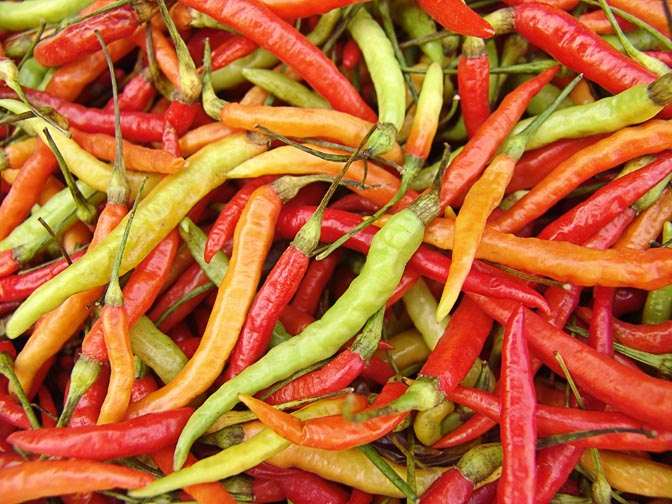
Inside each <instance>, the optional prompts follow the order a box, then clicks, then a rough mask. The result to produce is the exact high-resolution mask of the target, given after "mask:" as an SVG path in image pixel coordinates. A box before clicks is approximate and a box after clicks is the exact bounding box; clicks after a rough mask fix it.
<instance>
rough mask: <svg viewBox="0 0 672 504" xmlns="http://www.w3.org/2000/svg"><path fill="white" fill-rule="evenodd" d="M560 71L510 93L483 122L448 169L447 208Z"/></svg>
mask: <svg viewBox="0 0 672 504" xmlns="http://www.w3.org/2000/svg"><path fill="white" fill-rule="evenodd" d="M557 72H558V69H557V67H553V68H550V69H548V70H546V71H544V72H543V73H541V74H539V76H538V77H535V78H533V79H530V80H528V81H526V82H525V83H523V84H521V85H520V86H518V87H517V88H516V89H514V90H513V91H512V92H510V93H508V94H507V95H506V96H505V97H504V98H503V100H502V103H501V104H500V105H499V106H498V107H497V108H496V109H495V110H494V111H493V113H492V114H490V116H489V117H488V119H487V120H486V121H485V122H484V123H483V125H482V127H481V128H480V130H479V132H478V133H476V134H474V136H473V137H472V138H471V139H470V140H469V141H468V142H467V143H466V144H465V146H464V147H463V148H462V149H461V150H460V152H459V153H458V154H457V155H456V156H455V158H454V159H453V160H452V161H451V163H450V164H449V165H448V168H447V169H446V173H445V175H444V184H443V187H442V188H441V205H442V206H443V207H444V208H445V207H447V206H448V205H451V204H453V202H454V201H455V199H456V198H457V197H458V196H461V195H462V193H463V191H465V190H466V188H467V187H469V186H470V185H471V183H472V181H473V180H474V179H475V178H476V177H477V176H478V174H479V173H481V171H482V170H483V168H484V167H485V165H486V163H487V162H488V161H489V160H490V158H491V157H492V155H493V154H494V153H495V151H496V150H497V148H498V147H499V146H500V144H501V143H502V141H503V140H504V138H506V136H507V135H508V134H509V132H510V131H511V129H512V128H513V126H514V125H515V123H516V122H517V121H518V120H519V119H520V117H521V116H522V115H523V112H525V109H526V108H527V104H528V103H529V101H530V100H531V99H532V97H533V96H534V95H535V94H536V93H537V92H538V91H539V90H540V89H541V88H542V87H543V86H544V85H546V84H547V83H548V82H549V81H550V80H551V79H552V78H553V77H554V76H555V75H556V73H557Z"/></svg>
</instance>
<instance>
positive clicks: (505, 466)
mask: <svg viewBox="0 0 672 504" xmlns="http://www.w3.org/2000/svg"><path fill="white" fill-rule="evenodd" d="M500 380H501V383H502V397H501V401H502V409H501V422H500V431H501V439H502V441H501V442H502V452H503V453H502V476H501V477H500V479H499V483H498V484H497V499H498V501H499V502H534V501H535V500H536V499H535V486H536V468H535V460H536V454H535V444H536V439H537V426H536V405H537V400H536V394H535V389H534V384H533V381H532V374H531V369H530V357H529V354H528V350H527V343H526V341H525V323H524V312H523V307H522V305H519V308H516V310H515V311H513V312H512V313H511V315H510V316H509V319H508V320H507V322H506V326H505V329H504V342H503V344H502V372H501V376H500Z"/></svg>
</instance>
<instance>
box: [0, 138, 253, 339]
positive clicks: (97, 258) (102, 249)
mask: <svg viewBox="0 0 672 504" xmlns="http://www.w3.org/2000/svg"><path fill="white" fill-rule="evenodd" d="M265 148H266V146H265V144H263V145H260V144H258V143H255V142H253V141H250V140H249V139H248V138H247V136H246V135H244V134H238V135H232V136H230V137H226V138H225V139H223V140H221V141H220V142H218V143H215V144H212V145H210V146H209V147H208V148H206V149H202V150H201V151H200V152H199V153H198V154H196V155H194V156H192V157H191V158H190V163H189V164H188V166H185V167H184V168H183V169H182V170H180V171H179V172H178V173H176V174H174V175H169V176H167V178H166V179H164V180H163V182H162V190H161V191H153V192H152V193H151V194H150V196H148V197H146V198H144V199H143V201H142V204H141V205H139V208H138V212H137V218H136V223H138V224H139V225H138V226H137V227H136V226H133V228H134V229H136V231H135V232H131V234H130V236H129V243H128V246H127V253H126V254H125V255H124V257H125V259H124V264H123V265H122V269H121V272H122V274H123V273H125V272H126V271H128V270H129V269H131V268H132V267H134V266H136V265H137V264H138V263H139V262H140V261H141V260H142V259H144V257H145V256H146V255H147V254H148V253H149V251H150V250H151V249H152V248H153V247H154V246H156V244H157V243H158V242H159V241H160V240H161V239H163V238H164V237H165V235H166V234H167V233H168V232H169V231H170V229H173V228H174V227H175V226H176V225H177V223H178V222H179V221H180V220H181V219H182V217H184V215H185V214H186V212H187V211H188V210H189V209H190V208H191V207H192V206H193V205H194V204H195V203H196V202H197V201H199V200H200V199H201V198H202V197H203V196H204V195H205V194H207V193H209V192H210V189H211V188H212V187H217V186H219V184H220V183H221V180H222V177H224V176H225V172H226V171H227V170H228V169H229V168H230V167H231V166H232V165H235V164H237V163H239V162H240V161H241V160H242V159H245V158H247V157H248V156H252V155H254V154H257V153H259V152H261V151H263V150H264V149H265ZM222 149H223V150H224V151H225V152H227V153H228V155H227V163H222V162H221V158H220V154H221V152H222ZM173 193H174V196H170V194H173ZM177 194H179V195H181V197H177V196H176V195H177ZM121 227H123V226H121ZM121 227H119V226H118V227H117V229H115V231H113V232H112V233H110V235H109V236H108V238H107V239H106V240H105V241H104V242H101V244H99V245H98V246H97V247H95V248H94V249H92V250H89V253H88V254H87V255H86V256H85V257H83V258H82V259H86V262H85V263H82V262H81V260H80V261H77V262H76V263H73V265H72V266H71V267H69V268H66V269H65V270H64V271H62V272H61V273H59V275H57V276H56V277H55V278H53V279H52V280H50V281H49V282H47V283H46V284H44V285H42V286H41V287H40V288H38V289H37V290H35V292H33V294H32V295H31V297H32V298H33V299H31V297H29V298H28V299H27V300H26V301H25V302H24V304H23V305H22V306H23V308H24V309H25V310H26V312H28V311H30V312H32V313H31V314H30V315H28V313H26V315H28V316H27V317H26V319H25V320H24V321H23V322H21V311H20V310H21V308H19V310H17V311H16V312H15V313H14V315H13V316H12V320H13V321H14V323H11V322H10V325H9V327H8V331H9V332H8V334H20V333H22V332H23V331H24V330H25V329H26V328H27V327H29V326H30V324H32V322H33V320H30V321H29V319H33V317H34V316H35V315H36V314H37V313H39V312H42V311H48V310H49V309H51V308H52V307H54V306H58V305H59V304H60V303H61V302H62V300H63V299H64V298H65V297H67V296H68V295H70V294H72V293H73V292H78V291H81V290H86V289H87V288H89V287H90V286H94V285H101V284H104V283H105V282H106V279H105V278H104V275H105V274H107V275H109V269H110V266H111V262H110V256H108V253H109V252H110V250H117V249H118V247H119V239H120V238H121V234H122V233H121V232H122V229H121ZM140 228H141V229H142V231H137V229H140ZM148 229H149V230H152V233H151V235H148V233H147V230H148ZM86 263H93V264H96V268H95V271H96V274H94V275H90V274H87V275H85V276H82V275H79V274H78V272H77V271H76V270H77V269H79V267H87V266H86ZM75 265H78V267H74V266H75ZM73 270H74V271H73ZM71 274H74V277H73V278H74V279H76V281H71V280H70V279H69V278H67V277H69V276H70V275H71ZM52 288H55V291H56V293H57V295H56V296H54V293H53V292H52V293H50V294H47V291H49V290H51V289H52ZM40 291H42V292H40ZM67 291H69V292H67ZM43 294H46V299H48V300H49V301H48V302H47V303H43V300H39V301H38V299H39V298H41V296H42V295H43ZM36 298H37V299H36ZM33 302H34V305H33V308H32V309H31V310H28V308H29V307H30V305H31V304H33ZM33 310H36V311H35V312H33ZM17 315H18V316H17ZM38 316H39V315H38ZM25 322H28V326H23V323H25ZM12 326H13V327H12Z"/></svg>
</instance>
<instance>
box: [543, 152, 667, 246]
mask: <svg viewBox="0 0 672 504" xmlns="http://www.w3.org/2000/svg"><path fill="white" fill-rule="evenodd" d="M670 159H672V158H671V157H670V155H669V154H668V153H666V152H663V153H661V155H660V156H658V157H657V158H656V160H655V161H653V162H652V163H649V164H648V165H646V166H645V167H642V168H640V169H639V170H636V171H634V172H631V173H629V174H627V175H623V176H622V177H618V178H616V179H615V180H613V181H611V182H610V183H609V184H607V185H606V186H603V187H601V188H600V189H598V190H597V191H595V192H594V193H593V194H591V195H590V196H589V197H588V199H587V200H585V201H583V202H582V203H580V204H578V205H575V206H574V207H572V209H571V210H570V211H568V212H565V214H563V215H562V216H561V217H559V218H557V219H555V220H554V221H553V223H551V224H549V225H548V226H546V227H545V228H544V229H543V230H542V231H540V232H539V235H538V237H539V238H542V239H546V240H568V239H569V237H570V236H571V240H572V241H573V242H574V243H580V242H582V241H585V240H586V239H587V238H589V237H590V236H591V235H593V234H595V232H597V231H598V230H599V229H600V228H601V227H602V226H603V225H604V224H606V223H607V222H609V221H610V220H612V219H613V218H614V217H615V216H616V215H618V214H619V213H621V212H622V211H623V210H625V209H626V208H628V207H629V206H630V205H632V204H633V203H634V202H635V201H636V200H637V199H638V198H639V197H641V196H643V195H644V194H646V192H647V191H649V190H650V189H651V188H652V187H654V186H655V185H656V184H657V183H658V182H660V181H661V180H663V179H664V178H665V177H666V176H667V175H668V174H669V173H670V170H671V169H672V167H671V166H670ZM588 215H590V219H588V218H587V216H588ZM588 221H589V222H588Z"/></svg>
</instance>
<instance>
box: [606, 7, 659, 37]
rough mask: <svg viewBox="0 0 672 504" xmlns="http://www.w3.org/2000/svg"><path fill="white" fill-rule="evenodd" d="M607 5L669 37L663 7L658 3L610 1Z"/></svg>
mask: <svg viewBox="0 0 672 504" xmlns="http://www.w3.org/2000/svg"><path fill="white" fill-rule="evenodd" d="M609 5H610V6H612V7H614V8H616V9H621V10H623V11H625V12H627V13H629V14H632V15H633V16H635V17H637V18H639V19H641V20H643V21H645V22H646V23H647V24H649V25H650V26H652V27H654V28H655V29H656V30H659V31H660V32H662V33H664V34H665V35H667V36H668V37H669V36H670V26H669V23H668V20H667V17H666V14H665V10H666V9H665V6H664V5H662V4H661V3H660V2H654V1H650V0H641V1H636V2H624V1H622V0H614V1H610V2H609Z"/></svg>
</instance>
